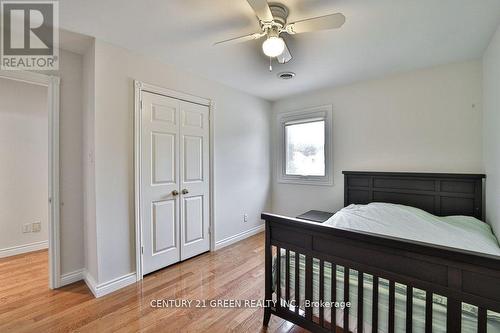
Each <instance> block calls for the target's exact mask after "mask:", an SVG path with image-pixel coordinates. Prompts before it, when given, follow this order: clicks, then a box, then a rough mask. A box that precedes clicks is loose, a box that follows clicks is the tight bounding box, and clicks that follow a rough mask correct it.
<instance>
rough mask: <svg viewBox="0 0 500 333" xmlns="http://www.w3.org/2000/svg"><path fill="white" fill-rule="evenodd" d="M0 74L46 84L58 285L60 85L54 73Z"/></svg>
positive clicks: (52, 271) (55, 282)
mask: <svg viewBox="0 0 500 333" xmlns="http://www.w3.org/2000/svg"><path fill="white" fill-rule="evenodd" d="M0 77H2V78H5V79H11V80H16V81H21V82H26V83H30V84H36V85H40V86H44V87H47V88H48V89H47V94H48V95H47V96H48V98H47V101H48V105H47V108H48V115H49V133H48V136H49V175H48V176H49V193H48V201H49V202H48V204H49V287H50V288H51V289H55V288H59V287H60V286H61V261H60V258H61V257H60V239H59V238H60V223H59V217H60V204H59V89H60V79H59V77H57V76H52V75H45V74H40V73H33V72H26V71H1V70H0Z"/></svg>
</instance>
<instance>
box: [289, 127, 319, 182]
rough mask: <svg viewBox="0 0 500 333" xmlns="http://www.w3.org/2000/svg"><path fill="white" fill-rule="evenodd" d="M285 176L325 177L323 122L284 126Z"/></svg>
mask: <svg viewBox="0 0 500 333" xmlns="http://www.w3.org/2000/svg"><path fill="white" fill-rule="evenodd" d="M285 157H286V169H285V174H287V175H295V176H325V121H324V120H320V121H313V122H309V123H300V124H291V125H285Z"/></svg>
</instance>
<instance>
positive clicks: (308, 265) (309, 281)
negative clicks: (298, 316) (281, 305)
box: [305, 255, 313, 321]
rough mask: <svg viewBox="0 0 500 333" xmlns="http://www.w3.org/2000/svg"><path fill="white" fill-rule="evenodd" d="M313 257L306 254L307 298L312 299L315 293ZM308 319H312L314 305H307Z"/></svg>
mask: <svg viewBox="0 0 500 333" xmlns="http://www.w3.org/2000/svg"><path fill="white" fill-rule="evenodd" d="M312 289H313V258H312V257H311V256H310V255H306V291H305V299H306V300H309V301H312V295H313V290H312ZM305 313H306V319H307V320H308V321H312V307H310V306H308V307H305Z"/></svg>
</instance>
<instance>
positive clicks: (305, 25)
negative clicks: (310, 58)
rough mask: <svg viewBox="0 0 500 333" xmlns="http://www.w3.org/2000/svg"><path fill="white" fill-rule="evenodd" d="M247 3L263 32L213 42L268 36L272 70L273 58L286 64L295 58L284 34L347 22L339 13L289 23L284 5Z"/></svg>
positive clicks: (264, 47) (259, 1)
mask: <svg viewBox="0 0 500 333" xmlns="http://www.w3.org/2000/svg"><path fill="white" fill-rule="evenodd" d="M247 2H248V4H249V5H250V7H252V9H253V10H254V12H255V14H256V15H257V18H258V19H259V23H260V28H261V31H260V32H256V33H253V34H249V35H245V36H240V37H235V38H231V39H227V40H223V41H220V42H217V43H215V44H214V45H228V44H236V43H241V42H246V41H250V40H255V39H259V38H262V37H264V36H265V37H266V40H265V41H264V42H263V43H262V51H263V52H264V54H265V55H266V56H268V57H269V60H270V66H269V70H272V66H271V60H272V58H276V60H277V61H278V62H279V63H280V64H285V63H287V62H289V61H290V60H291V59H292V54H291V53H290V50H289V49H288V47H287V45H286V43H285V41H284V39H283V38H282V37H281V36H280V35H281V34H285V33H286V34H289V35H295V34H301V33H305V32H313V31H319V30H328V29H337V28H340V27H341V26H342V25H343V24H344V22H345V16H344V15H343V14H341V13H336V14H330V15H325V16H319V17H313V18H309V19H305V20H300V21H296V22H292V23H288V22H287V18H288V13H289V11H288V8H287V7H286V6H285V5H283V4H280V3H274V2H273V3H269V4H268V3H267V0H247Z"/></svg>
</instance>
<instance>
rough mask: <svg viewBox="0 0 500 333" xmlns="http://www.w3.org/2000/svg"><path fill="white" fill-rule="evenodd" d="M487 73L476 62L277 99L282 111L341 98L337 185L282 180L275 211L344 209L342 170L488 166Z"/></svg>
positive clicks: (337, 105)
mask: <svg viewBox="0 0 500 333" xmlns="http://www.w3.org/2000/svg"><path fill="white" fill-rule="evenodd" d="M481 77H482V75H481V64H480V62H477V61H471V62H465V63H458V64H451V65H446V66H440V67H435V68H430V69H424V70H418V71H413V72H409V73H404V74H399V75H394V76H390V77H387V78H384V79H380V80H374V81H366V82H361V83H356V84H353V85H349V86H344V87H338V88H330V89H323V90H320V91H316V92H312V93H308V94H303V95H299V96H294V97H291V98H287V99H284V100H280V101H278V102H276V103H275V104H274V105H273V111H274V113H277V112H284V111H292V110H297V109H301V108H306V107H312V106H318V105H326V104H332V105H333V141H334V142H333V150H334V152H333V168H334V186H304V185H293V184H292V185H291V184H278V183H276V181H274V183H273V195H272V206H273V210H274V212H276V213H279V214H286V215H292V216H293V215H297V214H299V213H302V212H304V211H307V210H310V209H320V210H327V211H334V210H337V209H340V208H341V207H342V206H343V191H344V186H343V176H342V170H368V171H422V172H483V171H484V170H483V166H482V148H481V126H482V111H481V109H482V107H481V102H482V92H481ZM297 79H299V77H297Z"/></svg>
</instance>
